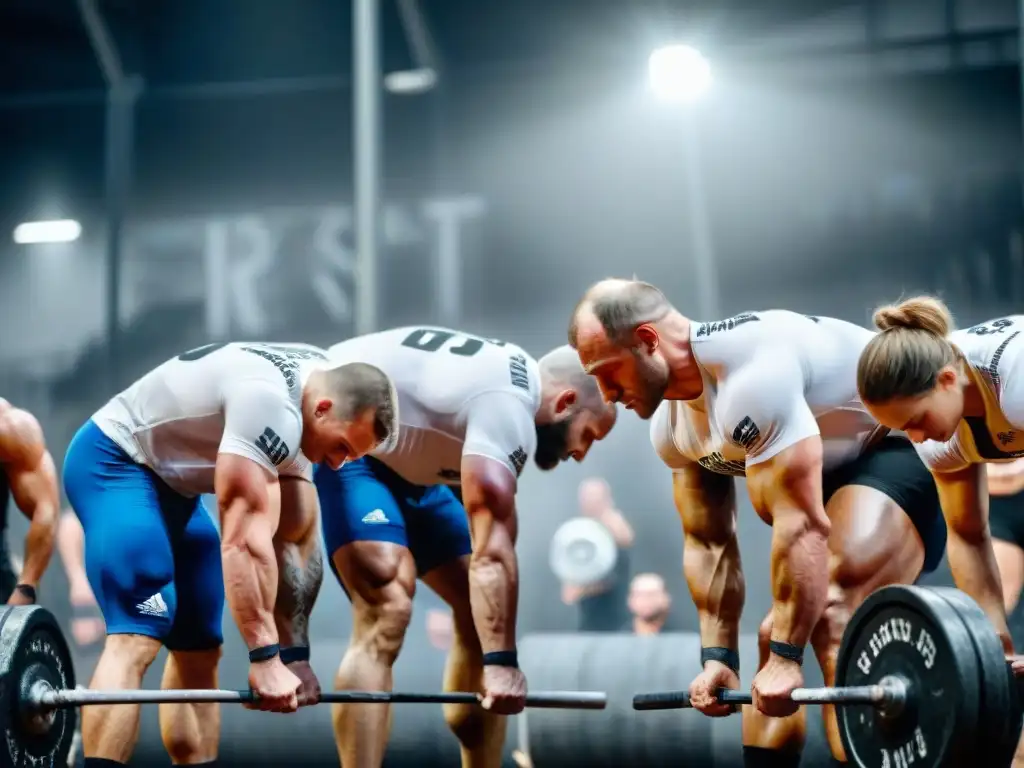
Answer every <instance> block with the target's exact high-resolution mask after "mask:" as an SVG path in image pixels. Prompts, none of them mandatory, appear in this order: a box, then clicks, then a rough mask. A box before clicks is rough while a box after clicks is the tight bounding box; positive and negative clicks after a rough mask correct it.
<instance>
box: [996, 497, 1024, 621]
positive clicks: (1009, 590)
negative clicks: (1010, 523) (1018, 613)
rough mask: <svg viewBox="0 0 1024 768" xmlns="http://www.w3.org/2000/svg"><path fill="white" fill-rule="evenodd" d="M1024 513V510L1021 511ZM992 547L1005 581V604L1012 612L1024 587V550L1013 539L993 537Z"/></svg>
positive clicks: (1008, 611)
mask: <svg viewBox="0 0 1024 768" xmlns="http://www.w3.org/2000/svg"><path fill="white" fill-rule="evenodd" d="M1021 514H1024V510H1022V511H1021ZM992 549H993V550H994V551H995V554H996V564H997V565H998V566H999V579H1000V581H1002V583H1003V605H1005V606H1006V612H1007V613H1011V612H1012V611H1013V609H1014V608H1016V607H1017V601H1018V600H1019V599H1020V593H1021V590H1022V589H1024V550H1022V549H1021V548H1020V546H1019V545H1017V544H1016V543H1014V542H1012V541H1003V540H1001V539H992Z"/></svg>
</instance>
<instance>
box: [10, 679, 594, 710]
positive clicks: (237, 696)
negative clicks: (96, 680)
mask: <svg viewBox="0 0 1024 768" xmlns="http://www.w3.org/2000/svg"><path fill="white" fill-rule="evenodd" d="M480 698H481V697H480V695H479V694H476V693H463V692H448V693H402V692H390V691H325V692H323V693H321V694H320V702H319V703H321V704H479V703H480ZM256 700H257V697H256V695H255V694H253V693H252V692H251V691H228V690H214V689H181V690H124V691H116V690H115V691H100V690H90V689H88V688H78V689H73V690H56V689H53V688H51V687H50V686H49V685H47V683H46V682H44V681H41V680H40V681H37V682H35V683H33V684H32V686H31V688H30V689H29V694H28V697H27V701H25V702H23V705H24V707H25V708H26V709H28V710H36V711H38V710H50V709H64V708H67V707H83V706H93V705H112V704H174V703H181V704H200V703H221V704H250V703H253V702H255V701H256ZM607 704H608V695H607V694H606V693H604V692H602V691H542V692H538V693H531V694H528V695H527V697H526V706H527V707H531V708H536V709H604V708H605V707H606V706H607Z"/></svg>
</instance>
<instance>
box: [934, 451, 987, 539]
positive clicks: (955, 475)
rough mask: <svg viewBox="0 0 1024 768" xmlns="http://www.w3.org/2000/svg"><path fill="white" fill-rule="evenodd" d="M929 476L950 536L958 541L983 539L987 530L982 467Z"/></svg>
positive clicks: (984, 484) (968, 466)
mask: <svg viewBox="0 0 1024 768" xmlns="http://www.w3.org/2000/svg"><path fill="white" fill-rule="evenodd" d="M932 476H933V477H934V478H935V488H936V490H937V491H938V494H939V503H940V505H941V506H942V514H943V515H944V516H945V518H946V524H947V525H948V526H949V530H950V532H952V533H955V534H956V535H958V536H959V537H960V538H968V539H975V538H981V537H984V535H985V533H986V531H987V530H988V481H987V478H986V475H985V469H984V465H982V464H969V465H967V466H966V467H963V468H962V469H958V470H955V471H952V472H936V473H935V474H933V475H932Z"/></svg>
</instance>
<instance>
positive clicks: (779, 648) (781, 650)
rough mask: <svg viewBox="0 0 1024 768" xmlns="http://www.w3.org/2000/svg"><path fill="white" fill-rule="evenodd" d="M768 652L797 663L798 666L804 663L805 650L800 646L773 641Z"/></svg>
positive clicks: (769, 643)
mask: <svg viewBox="0 0 1024 768" xmlns="http://www.w3.org/2000/svg"><path fill="white" fill-rule="evenodd" d="M768 650H769V651H771V652H772V653H774V654H775V655H776V656H781V657H782V658H784V659H789V660H790V661H795V662H796V663H797V664H803V663H804V649H803V648H801V647H800V646H799V645H793V644H791V643H780V642H778V641H776V640H771V641H769V642H768Z"/></svg>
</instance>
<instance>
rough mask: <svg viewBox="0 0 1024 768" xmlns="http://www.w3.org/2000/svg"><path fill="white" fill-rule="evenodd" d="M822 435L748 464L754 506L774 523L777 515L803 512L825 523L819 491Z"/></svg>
mask: <svg viewBox="0 0 1024 768" xmlns="http://www.w3.org/2000/svg"><path fill="white" fill-rule="evenodd" d="M822 459H823V446H822V443H821V438H820V437H817V436H814V437H805V438H804V439H803V440H800V441H799V442H798V443H796V444H795V445H791V446H789V447H788V448H786V449H785V450H783V451H782V452H781V453H779V454H776V455H775V456H774V457H772V458H771V459H770V460H768V461H766V462H763V463H759V464H756V465H754V466H751V467H747V488H748V490H749V492H750V500H751V502H752V503H753V505H754V509H756V510H757V512H758V514H759V515H761V517H762V518H764V519H767V520H772V521H773V522H774V521H775V519H776V518H777V516H778V515H779V514H786V513H787V512H793V513H797V514H801V515H803V514H806V515H808V516H809V517H811V518H812V519H813V520H814V521H815V522H817V523H819V524H821V525H826V524H827V518H826V517H825V502H824V498H823V493H822Z"/></svg>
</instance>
